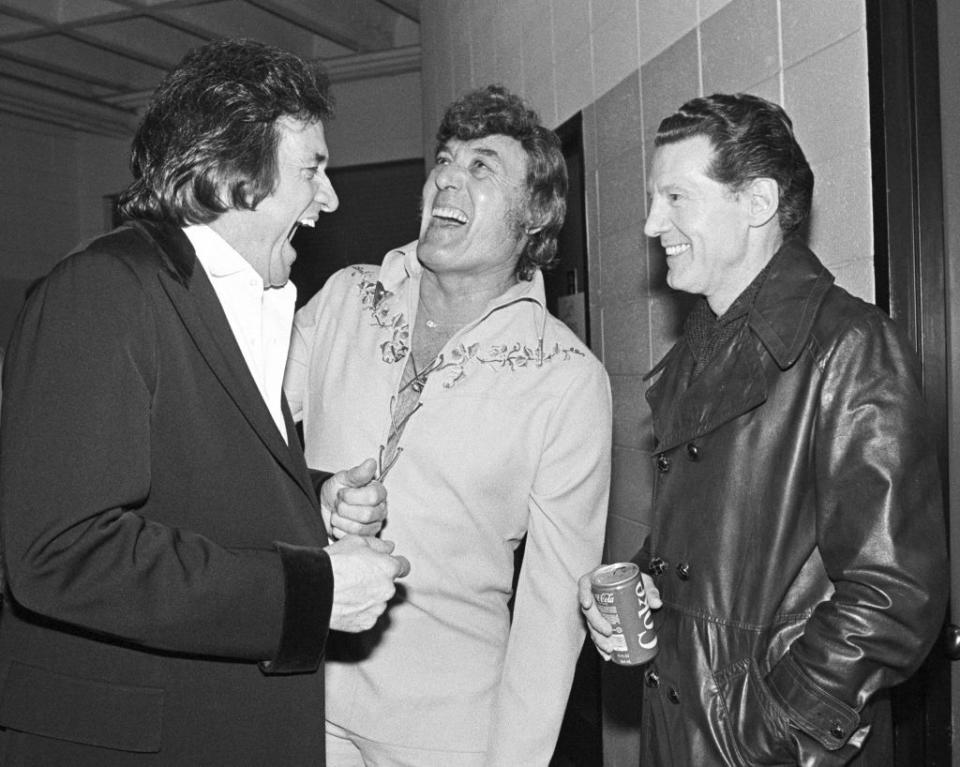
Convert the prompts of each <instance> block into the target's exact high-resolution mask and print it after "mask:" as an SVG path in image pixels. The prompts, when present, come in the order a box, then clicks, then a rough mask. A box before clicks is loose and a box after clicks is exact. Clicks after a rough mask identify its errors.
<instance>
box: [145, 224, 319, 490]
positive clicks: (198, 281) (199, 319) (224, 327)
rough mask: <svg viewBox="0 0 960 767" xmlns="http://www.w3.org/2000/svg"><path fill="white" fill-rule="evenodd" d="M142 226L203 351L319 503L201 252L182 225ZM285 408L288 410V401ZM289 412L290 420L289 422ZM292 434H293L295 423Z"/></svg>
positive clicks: (182, 315)
mask: <svg viewBox="0 0 960 767" xmlns="http://www.w3.org/2000/svg"><path fill="white" fill-rule="evenodd" d="M138 228H141V229H143V230H145V231H146V232H147V233H148V235H149V236H150V237H151V238H152V239H153V240H154V241H155V242H156V243H157V244H158V246H159V247H160V249H161V251H162V252H163V253H164V254H165V255H166V256H167V257H168V259H167V260H168V263H169V264H170V266H171V268H170V269H169V270H168V271H161V272H160V273H159V279H160V284H161V285H162V286H163V288H164V290H165V291H166V293H167V295H168V296H169V298H170V302H171V303H172V304H173V307H174V309H175V310H176V312H177V314H178V315H179V316H180V319H181V320H182V322H183V324H184V327H186V329H187V332H188V333H189V334H190V336H191V337H192V338H193V341H194V343H195V344H196V346H197V349H198V350H199V351H200V354H201V355H202V356H203V358H204V359H205V360H206V362H207V364H208V365H209V366H210V369H211V370H212V371H213V373H214V375H215V376H216V377H217V379H218V380H219V381H220V383H221V385H222V386H223V388H224V389H225V390H226V391H227V393H228V394H229V395H230V397H231V398H232V399H233V401H234V402H235V403H236V405H237V408H238V409H239V410H240V412H241V413H243V415H244V417H245V418H246V419H247V421H248V423H249V424H250V426H251V427H252V428H253V430H254V432H256V434H257V436H258V437H259V438H260V440H261V441H262V442H263V444H264V446H265V447H266V448H267V450H269V451H270V453H271V454H272V455H273V456H274V458H276V460H277V461H278V462H279V463H280V465H281V466H282V467H283V468H284V470H285V471H286V472H287V473H288V474H290V476H291V477H292V478H293V479H294V480H296V482H297V484H299V485H300V486H301V487H302V488H303V490H304V492H305V493H306V494H307V496H308V497H309V498H310V499H311V501H312V502H313V503H314V504H316V494H315V493H314V491H313V487H312V484H311V482H310V477H309V474H308V473H307V468H306V464H305V463H304V460H303V453H302V451H300V449H299V446H300V443H299V439H298V438H297V435H296V431H294V432H293V438H292V439H291V440H290V443H289V445H288V444H287V443H285V442H284V441H283V437H282V436H281V434H280V432H279V431H278V429H277V425H276V423H275V422H274V420H273V416H271V415H270V411H269V409H268V408H267V406H266V404H265V403H264V401H263V396H262V395H261V394H260V390H259V388H257V384H256V382H255V381H254V380H253V376H252V375H251V374H250V370H249V368H248V367H247V363H246V360H245V359H244V358H243V353H242V352H241V351H240V346H239V345H238V344H237V340H236V338H235V337H234V335H233V331H232V330H231V328H230V323H229V322H228V321H227V317H226V315H225V314H224V311H223V307H222V306H221V304H220V299H219V298H217V294H216V291H214V289H213V286H212V285H211V284H210V280H209V279H208V278H207V275H206V273H205V272H204V271H203V269H201V268H196V264H197V261H196V254H195V253H194V251H193V247H192V245H191V244H190V241H189V240H188V239H187V237H186V235H184V234H183V232H182V231H181V230H180V229H179V228H175V227H163V228H159V227H155V226H153V225H150V226H142V225H141V226H139V227H138ZM284 408H285V410H286V406H285V405H284ZM287 412H288V411H287ZM287 412H285V420H288V416H287ZM287 432H288V438H289V434H290V427H289V424H287Z"/></svg>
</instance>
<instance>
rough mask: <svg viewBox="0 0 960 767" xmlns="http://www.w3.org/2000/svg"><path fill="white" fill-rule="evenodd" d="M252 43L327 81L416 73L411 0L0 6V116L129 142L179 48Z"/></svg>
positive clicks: (33, 0) (26, 2)
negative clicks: (321, 73)
mask: <svg viewBox="0 0 960 767" xmlns="http://www.w3.org/2000/svg"><path fill="white" fill-rule="evenodd" d="M221 37H251V38H256V39H258V40H261V41H263V42H266V43H271V44H274V45H278V46H280V47H282V48H286V49H288V50H291V51H294V52H295V53H298V54H300V55H301V56H304V57H307V58H320V59H322V60H323V61H324V63H325V65H326V68H327V71H328V72H329V74H330V79H331V80H332V81H333V82H338V81H344V80H350V79H356V78H362V77H376V76H381V75H388V74H399V73H402V72H408V71H413V70H416V69H418V68H419V66H420V48H419V42H420V0H0V113H8V114H18V115H26V116H29V117H34V118H38V119H41V120H45V121H47V122H52V123H56V124H58V125H67V126H70V127H74V128H77V129H79V130H83V131H88V132H93V133H99V134H103V135H115V136H129V134H130V132H131V131H132V129H133V127H134V126H135V125H136V122H137V119H138V112H139V111H140V110H142V108H143V106H144V105H145V104H146V102H147V101H148V100H149V98H150V94H151V93H152V92H153V89H154V88H155V87H156V85H157V84H158V83H159V81H160V79H161V78H162V77H163V75H164V73H165V72H166V71H167V70H169V69H170V68H171V67H172V66H173V65H175V64H176V63H177V62H178V61H179V60H180V58H181V57H182V56H183V55H184V54H185V53H186V52H187V51H189V50H190V49H192V48H195V47H196V46H198V45H202V44H203V43H206V42H208V41H210V40H214V39H217V38H221Z"/></svg>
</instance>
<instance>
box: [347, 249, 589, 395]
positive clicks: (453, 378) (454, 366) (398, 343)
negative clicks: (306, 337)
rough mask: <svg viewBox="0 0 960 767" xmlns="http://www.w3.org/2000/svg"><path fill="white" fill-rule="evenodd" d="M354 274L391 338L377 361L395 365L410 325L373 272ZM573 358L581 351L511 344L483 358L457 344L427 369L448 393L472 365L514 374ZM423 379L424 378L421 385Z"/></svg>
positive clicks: (406, 346) (405, 348) (406, 348)
mask: <svg viewBox="0 0 960 767" xmlns="http://www.w3.org/2000/svg"><path fill="white" fill-rule="evenodd" d="M351 268H352V269H353V274H354V275H355V276H358V277H359V278H360V281H359V282H358V283H357V289H358V290H359V291H360V302H361V304H362V305H363V307H364V308H365V309H366V310H367V311H368V312H369V313H370V318H371V319H372V320H373V324H374V325H375V326H376V327H378V328H383V329H384V330H388V331H390V334H391V336H390V338H389V339H388V340H387V341H384V342H383V343H382V344H380V357H381V358H382V359H383V361H384V362H387V363H394V362H399V361H400V360H403V359H406V357H407V354H409V352H410V325H409V324H408V323H407V320H406V318H405V317H404V315H403V312H393V313H391V310H392V308H393V307H392V301H391V300H390V299H392V298H393V297H394V296H393V293H392V292H391V291H389V290H387V289H386V288H384V287H383V283H381V282H379V281H374V280H373V279H372V277H373V272H371V271H368V270H366V269H364V268H363V267H361V266H354V267H351ZM574 355H576V356H579V357H583V356H585V355H584V353H583V351H582V350H580V349H578V348H576V347H575V346H568V347H567V348H561V346H560V344H557V343H555V344H554V345H553V349H552V350H551V351H549V352H544V350H543V347H542V346H540V347H537V348H531V347H529V346H527V345H525V344H521V343H520V342H519V341H517V342H515V343H514V344H512V345H510V344H493V345H491V346H490V347H488V349H487V351H486V352H485V353H484V354H481V353H480V344H478V343H477V344H470V345H469V346H467V345H466V344H460V345H459V346H457V347H455V348H454V349H452V350H451V351H450V353H449V358H445V357H444V355H443V354H440V355H439V356H438V357H437V359H436V360H434V362H433V363H432V364H431V365H430V366H429V373H430V374H431V375H438V376H440V378H441V383H442V385H443V388H444V389H450V388H451V387H453V386H454V385H455V384H456V383H457V381H459V380H460V379H462V378H464V377H466V374H467V373H466V368H467V366H468V365H469V364H470V363H471V362H476V363H478V364H480V365H489V366H490V367H491V368H494V369H496V370H510V371H516V370H519V369H520V368H525V367H527V366H528V365H536V366H537V367H540V366H541V365H542V364H543V363H544V362H551V361H553V360H561V361H562V360H569V359H571V358H572V357H573V356H574ZM425 381H426V376H424V381H423V382H421V387H422V383H424V382H425Z"/></svg>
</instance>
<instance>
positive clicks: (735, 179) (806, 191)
mask: <svg viewBox="0 0 960 767" xmlns="http://www.w3.org/2000/svg"><path fill="white" fill-rule="evenodd" d="M694 136H706V137H707V138H708V139H709V140H710V143H711V144H712V145H713V149H714V155H713V161H712V162H711V164H710V167H709V168H708V169H707V175H708V176H709V177H710V178H712V179H713V180H714V181H717V182H718V183H721V184H724V185H726V186H727V187H728V188H729V189H731V190H733V191H739V190H740V189H743V188H744V187H745V186H746V185H747V184H748V183H749V182H750V181H752V180H753V179H756V178H772V179H773V180H774V181H776V182H777V185H778V186H779V187H780V207H779V209H778V211H777V216H778V220H779V223H780V229H781V231H782V232H783V236H784V239H787V238H789V237H791V236H792V235H794V234H796V233H797V231H798V230H799V229H800V227H801V226H802V224H803V222H804V221H805V220H806V219H807V217H808V216H809V215H810V205H811V201H812V200H813V171H812V170H811V169H810V165H809V164H808V163H807V158H806V157H805V156H804V154H803V150H802V149H801V148H800V145H799V144H798V143H797V139H796V136H794V133H793V123H792V122H791V120H790V118H789V117H788V116H787V113H786V112H784V111H783V108H782V107H780V106H779V105H777V104H774V103H773V102H770V101H767V100H766V99H762V98H760V97H759V96H753V95H751V94H748V93H737V94H724V93H715V94H713V95H712V96H709V97H701V98H695V99H691V100H690V101H688V102H686V103H685V104H684V105H683V106H681V107H680V109H679V110H677V111H676V112H675V113H674V114H672V115H670V116H669V117H667V118H665V119H664V120H663V121H662V122H661V123H660V127H659V128H658V129H657V135H656V138H655V139H654V144H655V145H656V146H662V145H663V144H671V143H674V142H677V141H682V140H683V139H687V138H692V137H694Z"/></svg>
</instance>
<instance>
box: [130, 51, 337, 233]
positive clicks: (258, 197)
mask: <svg viewBox="0 0 960 767" xmlns="http://www.w3.org/2000/svg"><path fill="white" fill-rule="evenodd" d="M332 115H333V101H332V99H331V97H330V95H329V93H328V80H327V77H326V75H325V74H324V73H323V71H322V70H321V68H320V67H319V65H318V64H316V63H313V62H308V61H305V60H303V59H301V58H300V57H298V56H296V55H294V54H292V53H289V52H288V51H284V50H281V49H280V48H275V47H273V46H269V45H264V44H263V43H258V42H255V41H252V40H220V41H217V42H213V43H210V44H208V45H204V46H202V47H200V48H197V49H196V50H194V51H191V52H190V53H188V54H187V55H186V56H185V57H184V58H183V60H182V61H181V62H180V63H179V64H178V65H177V67H176V68H175V69H173V70H172V71H171V72H170V73H169V74H168V75H167V76H166V77H165V78H164V80H163V82H162V83H161V84H160V86H159V87H158V88H157V90H156V92H155V93H154V95H153V98H152V100H151V102H150V105H149V106H148V108H147V111H146V114H145V115H144V117H143V120H142V121H141V122H140V126H139V127H138V129H137V133H136V135H135V136H134V139H133V146H132V151H131V158H130V168H131V171H132V172H133V178H134V180H133V182H132V183H131V184H130V186H129V187H128V188H127V189H126V190H125V191H124V192H123V194H122V195H121V198H120V212H121V214H122V215H123V216H125V217H127V218H147V219H151V220H154V221H164V222H169V223H176V224H178V225H181V226H182V225H185V224H206V223H209V222H211V221H213V220H214V219H216V218H217V217H218V216H219V215H220V214H221V213H223V212H224V211H226V210H228V209H231V208H236V209H244V208H245V209H248V210H252V209H254V208H256V206H257V205H258V204H259V203H260V202H261V201H262V200H263V199H264V198H265V197H267V196H268V195H269V194H270V193H271V192H272V191H273V189H274V188H275V186H276V183H277V144H278V142H279V138H280V134H279V132H278V128H277V120H278V119H279V118H281V117H291V118H295V119H297V120H300V121H303V122H306V123H312V122H316V121H321V120H328V119H329V118H330V117H331V116H332Z"/></svg>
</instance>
